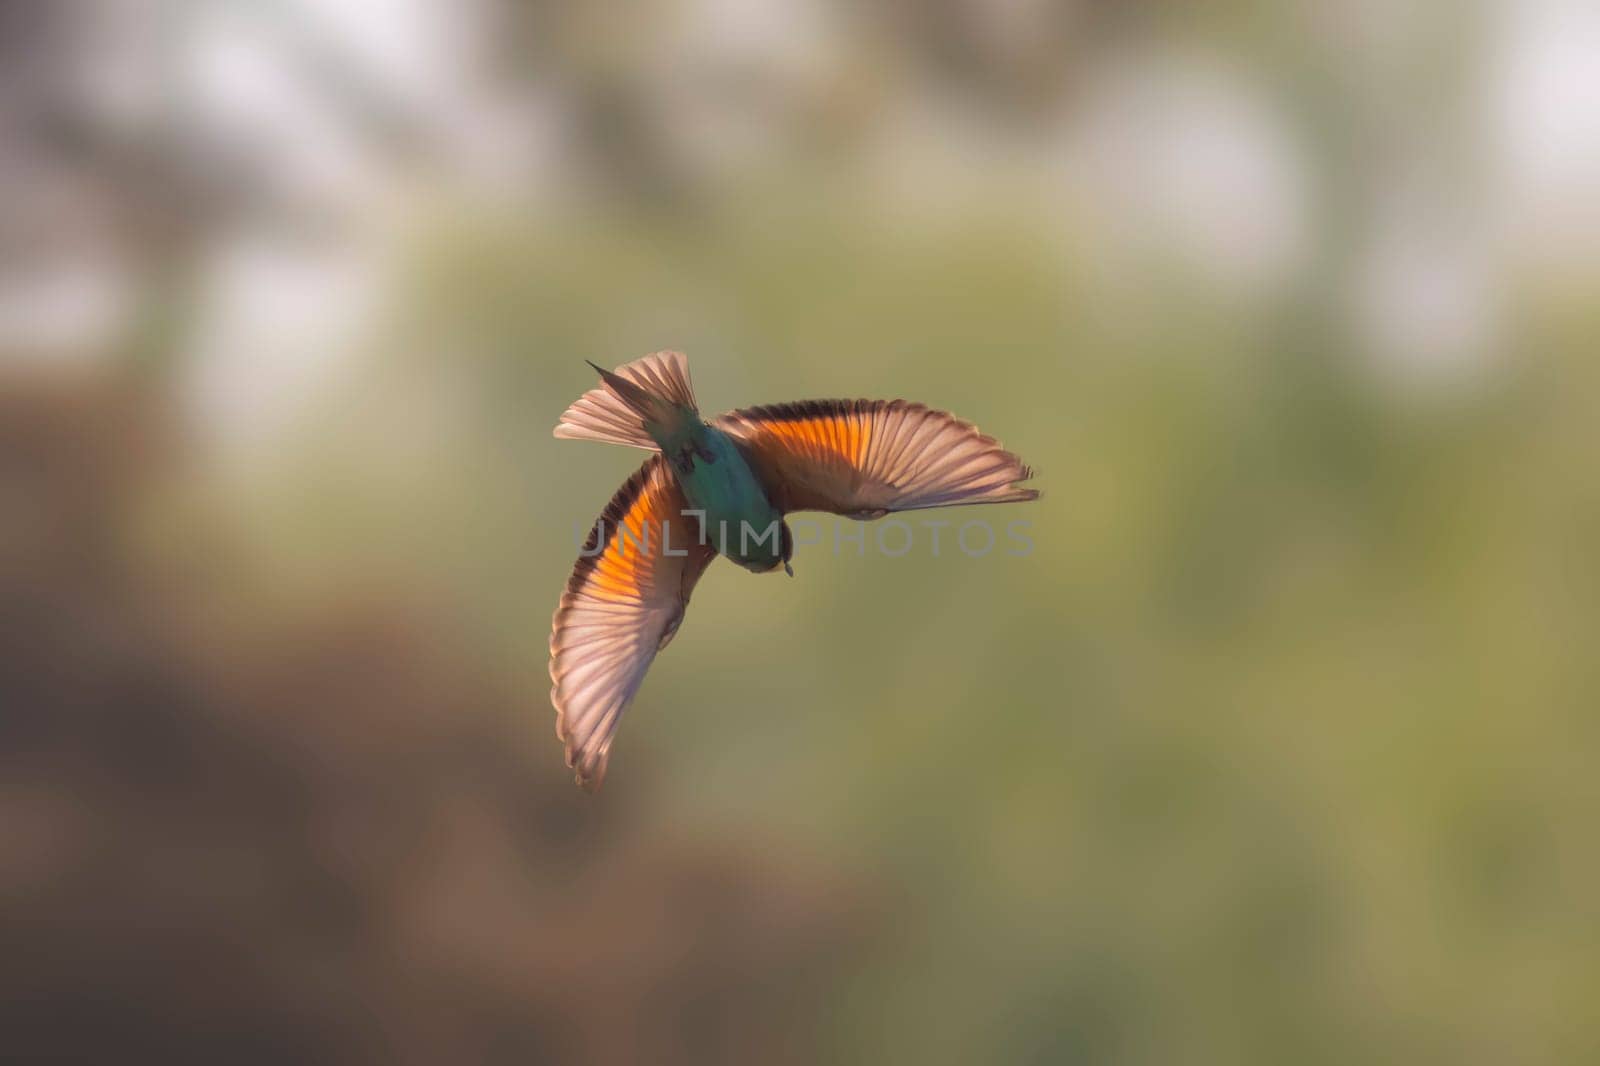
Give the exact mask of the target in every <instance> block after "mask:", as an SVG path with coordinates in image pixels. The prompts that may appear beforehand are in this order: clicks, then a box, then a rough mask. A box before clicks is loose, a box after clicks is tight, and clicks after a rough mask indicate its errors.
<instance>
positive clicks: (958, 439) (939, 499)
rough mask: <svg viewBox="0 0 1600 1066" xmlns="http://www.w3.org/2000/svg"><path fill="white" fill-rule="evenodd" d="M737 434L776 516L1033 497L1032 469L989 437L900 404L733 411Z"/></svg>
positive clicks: (875, 512) (730, 429)
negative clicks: (1023, 483)
mask: <svg viewBox="0 0 1600 1066" xmlns="http://www.w3.org/2000/svg"><path fill="white" fill-rule="evenodd" d="M716 425H717V426H718V427H719V428H721V429H722V430H724V431H725V432H727V433H729V434H730V435H732V436H733V437H734V438H736V439H737V440H738V441H739V442H740V444H741V445H742V447H743V450H744V452H745V455H746V457H747V458H748V459H749V460H750V464H751V466H752V467H753V468H754V469H755V470H756V472H757V474H758V475H759V476H760V477H761V479H762V482H763V484H764V485H765V486H766V488H767V492H768V495H769V496H771V498H772V500H773V502H774V503H777V504H778V506H779V507H780V508H782V509H783V510H784V511H832V512H834V513H835V514H844V515H850V516H852V517H856V518H876V517H879V516H881V515H883V514H887V513H888V512H890V511H910V510H916V509H919V508H924V507H947V506H955V505H959V504H974V503H1010V502H1017V501H1023V500H1032V499H1035V498H1037V497H1038V495H1039V493H1038V490H1037V489H1031V488H1025V487H1023V486H1021V485H1019V484H1018V482H1021V481H1026V480H1027V479H1028V478H1030V477H1032V476H1033V471H1032V470H1030V469H1029V468H1028V467H1027V465H1026V464H1024V463H1023V462H1022V461H1021V460H1020V459H1018V458H1017V457H1016V456H1015V455H1013V454H1012V453H1010V452H1008V451H1006V450H1005V449H1004V448H1003V447H1001V446H1000V443H999V442H998V441H996V440H995V439H994V438H993V437H989V436H986V435H984V434H983V433H980V432H978V429H977V427H975V426H973V425H972V424H971V423H970V422H964V421H962V420H961V419H959V418H957V417H955V416H954V415H951V414H947V413H946V412H944V411H935V410H933V409H932V408H929V407H924V406H923V405H922V404H919V403H907V402H906V401H904V400H811V401H808V402H805V403H793V404H776V405H773V406H770V407H751V408H747V409H744V410H739V411H731V412H729V413H728V414H725V415H723V416H722V417H721V418H719V419H717V422H716Z"/></svg>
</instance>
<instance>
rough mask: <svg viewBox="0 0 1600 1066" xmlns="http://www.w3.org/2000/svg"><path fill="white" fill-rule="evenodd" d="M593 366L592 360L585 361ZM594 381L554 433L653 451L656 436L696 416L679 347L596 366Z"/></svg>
mask: <svg viewBox="0 0 1600 1066" xmlns="http://www.w3.org/2000/svg"><path fill="white" fill-rule="evenodd" d="M589 365H590V366H594V364H593V363H590V364H589ZM594 368H595V369H596V370H598V371H599V372H600V385H599V386H597V387H595V388H592V389H590V390H589V391H588V392H586V393H584V394H583V395H582V396H580V397H579V398H578V402H577V403H575V404H573V405H572V406H571V407H569V408H567V409H566V411H565V412H564V413H563V414H562V415H561V421H560V422H558V423H556V436H558V437H562V438H564V439H567V440H599V441H605V442H607V443H609V444H625V445H627V446H628V447H630V448H643V449H645V450H646V451H659V450H660V444H659V443H658V441H659V440H660V439H661V438H663V437H671V436H674V435H676V434H677V433H678V432H679V431H681V430H682V429H683V428H684V426H686V425H688V424H690V422H691V421H697V420H698V419H699V417H700V411H699V408H698V407H697V406H696V404H695V400H694V388H693V387H692V386H691V385H690V384H689V361H688V360H687V359H685V358H684V357H683V353H682V352H655V353H653V354H651V355H647V356H645V357H644V358H643V359H635V360H634V361H633V362H631V363H624V364H623V365H622V366H619V367H617V369H616V372H615V373H613V372H612V371H609V370H602V369H601V368H600V367H597V366H594Z"/></svg>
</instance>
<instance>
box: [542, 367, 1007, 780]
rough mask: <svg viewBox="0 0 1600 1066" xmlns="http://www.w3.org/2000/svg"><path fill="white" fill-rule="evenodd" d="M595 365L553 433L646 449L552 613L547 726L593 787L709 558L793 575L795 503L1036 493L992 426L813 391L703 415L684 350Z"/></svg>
mask: <svg viewBox="0 0 1600 1066" xmlns="http://www.w3.org/2000/svg"><path fill="white" fill-rule="evenodd" d="M589 365H590V366H594V364H593V363H590V364H589ZM594 369H595V370H597V371H599V374H600V385H599V386H597V387H596V388H593V389H590V390H589V391H588V392H586V393H584V394H583V396H582V397H581V398H580V399H579V400H578V402H577V403H574V404H573V405H572V406H571V407H569V408H567V410H566V412H565V413H564V414H563V415H562V416H561V421H560V422H559V423H558V424H557V425H556V429H555V435H556V436H557V437H562V438H565V439H569V440H598V441H607V442H610V443H612V444H623V445H627V446H629V447H632V448H642V449H644V450H645V451H649V452H654V453H655V454H654V455H652V456H651V457H650V458H649V459H648V460H646V462H645V464H644V465H643V466H641V467H640V468H639V469H638V471H637V472H635V473H634V475H633V476H632V477H630V478H629V479H628V480H627V482H626V483H625V484H623V486H622V488H621V489H619V490H618V491H617V494H616V495H615V496H613V497H612V498H611V503H610V504H608V505H607V506H606V509H605V513H603V514H602V515H601V516H600V518H599V520H598V521H596V522H595V525H594V528H593V529H592V530H591V531H590V533H589V538H588V541H587V542H586V543H585V544H584V546H583V550H582V552H581V554H580V555H579V556H578V562H577V565H576V566H574V567H573V569H572V576H571V578H569V579H568V580H567V589H566V591H565V592H564V593H562V595H561V604H560V606H559V607H557V608H556V613H555V618H554V619H553V621H552V623H551V630H550V679H551V681H552V682H553V687H552V688H551V690H550V700H551V702H552V703H554V704H555V708H556V735H557V736H558V737H560V738H561V740H562V741H563V742H565V744H566V748H567V765H568V766H569V767H571V768H572V769H573V771H574V772H575V774H576V776H577V781H578V784H579V785H581V786H582V787H584V788H586V789H589V790H591V791H592V790H594V789H597V788H599V787H600V782H601V780H602V779H603V778H604V777H605V772H606V760H607V758H608V757H609V755H610V752H611V741H612V738H613V737H614V736H615V734H616V731H617V724H618V722H619V721H620V720H621V718H622V712H623V711H624V710H626V709H627V706H628V703H629V702H630V701H631V700H632V699H633V696H634V693H635V692H637V691H638V690H639V685H640V683H641V682H642V681H643V680H644V674H645V671H646V670H648V669H649V668H650V663H651V661H652V660H653V659H654V658H655V657H656V652H658V651H660V650H661V649H662V648H664V647H666V646H667V642H668V641H670V640H671V639H672V637H673V634H675V633H676V632H677V631H678V625H679V623H680V622H682V621H683V612H684V608H685V607H686V606H687V605H688V603H689V593H690V592H691V591H692V590H693V589H694V585H695V582H696V581H698V580H699V579H700V575H701V574H702V573H703V572H704V571H705V568H706V567H707V566H708V565H709V564H710V562H711V560H712V559H714V558H716V557H717V555H718V554H722V555H726V556H727V557H728V558H729V559H731V560H733V561H734V562H736V563H738V564H739V565H740V566H742V567H744V568H745V569H747V570H750V571H753V572H755V573H766V572H768V571H772V570H776V569H777V568H778V567H779V566H782V567H783V568H784V570H785V571H787V572H788V573H789V574H790V576H793V574H794V570H793V568H792V567H791V566H790V563H789V560H790V558H791V557H792V556H793V554H794V537H793V535H792V534H791V533H790V530H789V525H788V523H787V522H785V521H784V520H783V516H784V515H786V514H788V513H790V512H791V511H829V512H832V513H834V514H839V515H845V516H848V517H850V518H856V519H871V518H881V517H883V516H884V515H886V514H889V513H890V512H891V511H911V510H917V509H919V508H924V507H946V506H952V505H956V504H974V503H1013V502H1018V501H1022V500H1032V499H1037V498H1038V495H1039V492H1038V490H1037V489H1032V488H1026V487H1023V486H1021V485H1020V484H1019V482H1022V481H1026V480H1027V479H1028V478H1030V477H1032V476H1033V471H1032V470H1030V469H1029V468H1028V467H1027V466H1025V465H1023V463H1022V461H1021V460H1019V459H1018V458H1017V457H1016V456H1015V455H1013V454H1011V453H1010V452H1008V451H1006V450H1005V449H1004V448H1002V447H1001V446H1000V444H999V443H998V442H997V441H996V440H994V438H992V437H987V436H984V435H983V434H982V433H979V432H978V430H977V427H975V426H973V425H972V424H971V423H968V422H963V421H962V420H961V419H959V418H957V417H955V416H954V415H950V414H946V413H945V412H943V411H935V410H933V409H931V408H928V407H924V406H923V405H922V404H919V403H907V402H906V401H904V400H808V401H805V402H803V403H787V404H776V405H773V406H769V407H747V408H743V409H740V410H737V411H729V412H728V413H727V414H724V415H720V416H719V417H717V418H714V419H712V420H711V421H709V422H707V421H706V420H704V419H702V418H701V417H700V411H699V409H698V408H697V407H696V405H695V399H694V391H693V389H692V388H691V387H690V385H689V365H688V360H686V359H685V358H684V357H683V355H682V354H680V353H678V352H656V353H655V354H653V355H647V356H645V357H644V358H643V359H638V360H635V361H634V362H631V363H627V364H625V365H623V366H620V367H618V368H617V369H616V371H615V372H612V371H607V370H602V369H601V368H600V367H598V366H595V367H594Z"/></svg>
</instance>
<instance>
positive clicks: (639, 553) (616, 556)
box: [550, 455, 715, 789]
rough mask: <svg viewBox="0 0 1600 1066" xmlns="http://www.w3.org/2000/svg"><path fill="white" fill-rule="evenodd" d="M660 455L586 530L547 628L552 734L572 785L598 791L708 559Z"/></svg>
mask: <svg viewBox="0 0 1600 1066" xmlns="http://www.w3.org/2000/svg"><path fill="white" fill-rule="evenodd" d="M685 507H687V503H686V502H685V500H684V498H683V494H682V492H681V491H680V490H679V489H678V485H677V482H676V481H675V480H674V479H673V477H672V474H671V472H670V471H669V470H668V469H667V465H666V461H665V460H663V459H662V458H661V457H660V456H659V455H658V456H655V457H653V458H651V459H650V461H649V462H647V463H645V464H644V466H643V467H641V468H640V469H639V472H638V473H636V474H634V475H633V477H631V478H629V479H628V481H627V483H626V484H624V485H623V486H622V488H621V489H620V490H619V491H618V492H617V494H616V496H614V497H613V498H612V500H611V503H610V505H609V506H607V507H606V510H605V513H604V514H602V515H601V516H600V518H599V520H598V521H597V522H595V524H594V528H593V529H591V530H590V532H589V538H588V540H587V541H586V542H585V544H584V547H583V552H582V554H581V555H580V556H579V557H578V561H577V564H576V565H575V566H574V567H573V569H572V576H571V577H570V578H569V579H568V580H567V590H566V592H564V593H563V594H562V596H561V605H560V606H559V607H557V608H556V613H555V618H554V619H553V620H552V622H551V627H550V680H551V683H552V684H551V689H550V700H551V702H552V703H553V704H554V705H555V708H556V735H557V736H559V737H560V738H561V739H562V741H563V742H564V743H565V744H566V750H567V765H568V766H570V767H572V768H573V770H574V771H575V772H576V775H577V779H578V783H579V784H580V785H583V786H584V787H585V788H591V789H592V788H597V787H599V784H600V782H601V780H602V779H603V778H604V776H605V770H606V762H607V760H608V758H609V756H610V751H611V741H612V738H613V737H614V736H615V734H616V729H617V725H618V723H619V722H620V721H621V718H622V713H623V712H624V711H625V710H626V709H627V707H628V704H629V703H630V702H631V701H632V699H633V696H634V693H635V692H637V691H638V689H639V685H640V684H641V683H642V682H643V681H644V675H645V672H646V671H647V670H648V669H649V668H650V663H651V662H652V661H653V660H654V659H655V656H656V652H657V651H659V650H660V649H661V648H663V647H665V646H666V644H667V642H668V641H669V640H671V639H672V636H673V634H674V633H676V632H677V629H678V625H679V623H680V622H682V620H683V612H684V609H685V607H686V606H687V605H688V602H689V593H690V592H691V591H692V590H693V588H694V585H695V582H696V581H698V580H699V578H700V574H701V573H702V572H703V571H704V570H705V568H706V566H707V564H709V563H710V561H711V560H712V558H714V557H715V552H714V551H713V550H712V549H711V548H710V547H709V546H708V545H703V544H701V543H700V542H699V525H698V523H697V522H696V521H695V519H694V517H693V516H692V515H685V514H684V513H683V511H684V508H685Z"/></svg>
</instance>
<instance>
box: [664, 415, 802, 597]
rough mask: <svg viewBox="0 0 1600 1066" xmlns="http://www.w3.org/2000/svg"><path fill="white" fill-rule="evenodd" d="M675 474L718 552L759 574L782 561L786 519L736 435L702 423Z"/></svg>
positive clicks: (675, 462)
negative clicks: (768, 495)
mask: <svg viewBox="0 0 1600 1066" xmlns="http://www.w3.org/2000/svg"><path fill="white" fill-rule="evenodd" d="M663 454H665V453H663ZM672 473H673V476H675V477H676V478H677V479H678V487H679V488H680V489H682V490H683V497H684V499H685V500H687V501H688V502H689V510H691V511H696V512H700V513H701V514H700V515H696V516H695V518H696V519H697V521H698V522H699V524H700V528H701V530H703V531H704V534H705V536H706V537H707V538H708V539H709V540H710V541H711V543H712V544H713V545H715V547H716V549H717V552H718V554H720V555H725V556H727V557H728V558H729V559H731V560H732V561H733V562H736V563H738V564H739V565H740V566H742V567H744V568H745V569H747V570H753V571H755V572H756V573H765V572H766V571H768V570H771V569H773V568H774V567H776V566H778V565H780V564H781V563H782V562H783V558H782V554H781V551H780V547H781V537H782V523H783V515H781V514H780V513H779V512H778V509H777V508H776V507H774V506H773V505H772V501H771V500H769V499H767V491H766V488H765V487H764V486H763V485H762V484H761V481H760V479H759V478H757V477H756V475H755V471H753V470H751V469H750V464H749V463H748V462H746V461H745V458H744V453H743V452H741V451H740V450H739V447H738V445H736V444H735V443H734V440H733V438H732V437H730V436H728V434H726V433H724V432H723V431H722V430H720V429H718V428H717V427H716V426H710V425H706V424H705V423H704V422H702V423H700V426H699V431H698V432H697V433H695V435H694V444H693V447H692V448H690V449H689V450H688V451H687V452H686V453H685V454H684V457H683V459H682V460H681V461H680V460H674V461H673V462H672ZM701 515H703V517H701Z"/></svg>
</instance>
